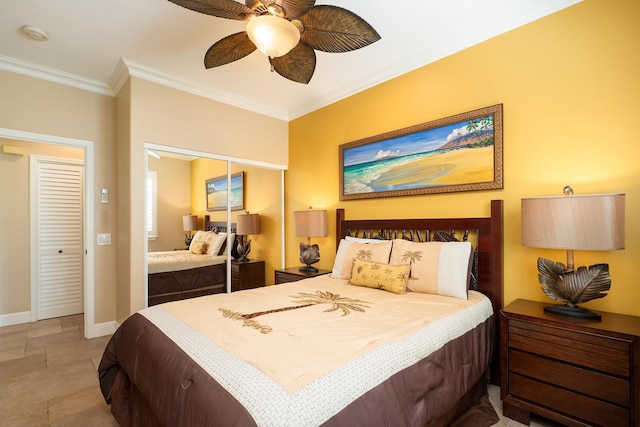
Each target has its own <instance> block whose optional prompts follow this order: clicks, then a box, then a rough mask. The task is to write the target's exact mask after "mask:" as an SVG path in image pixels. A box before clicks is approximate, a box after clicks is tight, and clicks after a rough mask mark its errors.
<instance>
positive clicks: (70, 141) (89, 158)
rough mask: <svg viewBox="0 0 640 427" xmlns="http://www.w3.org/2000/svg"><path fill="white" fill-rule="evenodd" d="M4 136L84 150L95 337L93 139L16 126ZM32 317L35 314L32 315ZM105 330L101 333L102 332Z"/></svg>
mask: <svg viewBox="0 0 640 427" xmlns="http://www.w3.org/2000/svg"><path fill="white" fill-rule="evenodd" d="M0 138H9V139H17V140H22V141H31V142H40V143H43V144H53V145H64V146H69V147H76V148H83V149H84V166H85V168H84V211H85V217H84V229H83V234H84V248H85V257H84V335H85V338H95V337H97V336H100V335H98V334H99V332H98V330H97V329H96V325H95V324H94V322H95V301H94V298H95V289H94V286H95V283H94V268H95V267H94V250H95V245H94V242H93V236H94V215H95V213H94V211H95V209H94V164H95V159H94V156H95V153H94V150H95V148H94V143H93V141H87V140H82V139H75V138H66V137H63V136H56V135H46V134H41V133H34V132H25V131H20V130H16V129H7V128H0ZM30 317H31V316H30ZM100 333H101V332H100Z"/></svg>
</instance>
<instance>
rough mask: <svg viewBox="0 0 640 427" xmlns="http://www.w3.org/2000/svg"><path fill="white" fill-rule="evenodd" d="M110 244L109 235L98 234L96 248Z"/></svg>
mask: <svg viewBox="0 0 640 427" xmlns="http://www.w3.org/2000/svg"><path fill="white" fill-rule="evenodd" d="M110 244H111V233H98V246H105V245H110Z"/></svg>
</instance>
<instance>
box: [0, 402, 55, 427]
mask: <svg viewBox="0 0 640 427" xmlns="http://www.w3.org/2000/svg"><path fill="white" fill-rule="evenodd" d="M0 396H1V394H0ZM0 401H1V399H0ZM1 406H2V405H1V404H0V413H1V414H2V415H1V416H0V426H1V427H39V426H48V425H49V420H48V416H47V402H37V403H32V404H29V405H22V406H19V407H16V408H13V409H11V410H4V409H2V408H1Z"/></svg>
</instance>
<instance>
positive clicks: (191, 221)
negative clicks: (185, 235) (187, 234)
mask: <svg viewBox="0 0 640 427" xmlns="http://www.w3.org/2000/svg"><path fill="white" fill-rule="evenodd" d="M182 228H183V230H184V231H193V230H197V229H198V217H197V216H195V215H184V216H183V217H182Z"/></svg>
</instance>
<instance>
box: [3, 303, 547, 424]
mask: <svg viewBox="0 0 640 427" xmlns="http://www.w3.org/2000/svg"><path fill="white" fill-rule="evenodd" d="M83 336H84V334H83V316H82V315H77V316H68V317H61V318H58V319H49V320H42V321H39V322H34V323H27V324H22V325H14V326H7V327H3V328H0V427H21V426H25V427H27V426H28V427H32V426H65V427H66V426H69V427H73V426H82V427H85V426H91V427H102V426H106V427H111V426H117V423H116V422H115V420H114V419H113V417H112V416H111V413H110V412H109V406H108V405H107V404H106V403H105V402H104V400H103V399H102V394H100V388H99V385H98V377H97V367H98V364H99V362H100V357H101V356H102V352H103V350H104V348H105V346H106V344H107V341H108V340H109V337H100V338H94V339H91V340H87V339H84V338H83ZM489 399H490V401H491V403H492V404H493V406H494V408H495V409H496V412H497V413H498V415H500V416H501V415H502V404H501V402H500V389H499V388H498V387H496V386H489ZM522 425H523V424H520V423H518V422H515V421H512V420H510V419H508V418H502V416H501V419H500V422H498V423H497V424H496V426H500V427H507V426H508V427H516V426H522ZM531 425H532V426H537V427H555V426H557V424H553V423H551V422H548V421H544V420H541V419H533V420H532V422H531Z"/></svg>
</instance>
